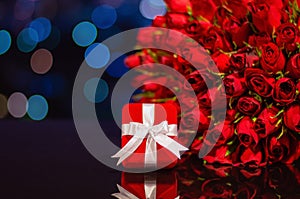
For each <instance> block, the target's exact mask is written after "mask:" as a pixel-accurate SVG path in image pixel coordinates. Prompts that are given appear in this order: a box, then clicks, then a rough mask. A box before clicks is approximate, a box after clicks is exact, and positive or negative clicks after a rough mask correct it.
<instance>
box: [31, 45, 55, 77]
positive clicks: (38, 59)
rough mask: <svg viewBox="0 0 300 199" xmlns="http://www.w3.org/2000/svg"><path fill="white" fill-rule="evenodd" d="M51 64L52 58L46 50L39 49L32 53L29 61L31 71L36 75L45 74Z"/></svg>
mask: <svg viewBox="0 0 300 199" xmlns="http://www.w3.org/2000/svg"><path fill="white" fill-rule="evenodd" d="M52 64H53V56H52V54H51V52H50V51H48V50H46V49H39V50H37V51H35V52H34V53H33V55H32V56H31V60H30V66H31V68H32V70H33V71H34V72H35V73H37V74H45V73H47V72H48V71H49V70H50V69H51V67H52Z"/></svg>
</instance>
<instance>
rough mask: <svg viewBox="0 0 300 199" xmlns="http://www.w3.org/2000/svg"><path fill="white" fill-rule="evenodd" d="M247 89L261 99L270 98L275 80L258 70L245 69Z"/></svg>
mask: <svg viewBox="0 0 300 199" xmlns="http://www.w3.org/2000/svg"><path fill="white" fill-rule="evenodd" d="M245 80H246V85H247V87H248V88H249V89H250V90H252V91H254V92H256V93H257V94H259V95H260V96H262V97H270V96H271V95H272V92H273V86H274V84H275V79H274V78H273V77H271V76H270V75H268V74H266V73H265V72H264V71H263V70H261V69H258V68H247V69H246V70H245Z"/></svg>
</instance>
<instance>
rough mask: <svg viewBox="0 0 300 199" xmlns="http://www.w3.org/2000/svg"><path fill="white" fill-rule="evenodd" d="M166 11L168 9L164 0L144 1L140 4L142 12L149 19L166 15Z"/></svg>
mask: <svg viewBox="0 0 300 199" xmlns="http://www.w3.org/2000/svg"><path fill="white" fill-rule="evenodd" d="M166 11H167V8H166V5H165V3H164V2H163V0H142V1H141V3H140V12H141V13H142V15H143V16H144V17H145V18H147V19H154V18H155V17H157V16H162V15H165V14H166Z"/></svg>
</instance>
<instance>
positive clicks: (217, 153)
mask: <svg viewBox="0 0 300 199" xmlns="http://www.w3.org/2000/svg"><path fill="white" fill-rule="evenodd" d="M200 149H201V151H205V145H202V147H200ZM228 151H229V148H228V145H227V144H226V145H221V146H216V147H214V148H213V149H212V150H211V151H210V152H209V153H208V154H207V155H206V156H205V157H204V158H203V159H204V160H205V161H207V162H208V163H210V164H213V163H220V164H232V158H231V155H226V154H227V153H228Z"/></svg>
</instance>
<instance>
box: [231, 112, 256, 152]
mask: <svg viewBox="0 0 300 199" xmlns="http://www.w3.org/2000/svg"><path fill="white" fill-rule="evenodd" d="M236 131H237V134H238V137H239V140H240V142H241V144H242V145H244V146H245V147H249V146H251V145H256V144H257V143H258V141H259V137H258V135H257V133H256V132H255V130H254V123H253V121H252V120H251V118H250V117H248V116H246V117H244V118H243V119H242V120H241V121H240V122H239V123H238V124H237V126H236Z"/></svg>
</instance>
